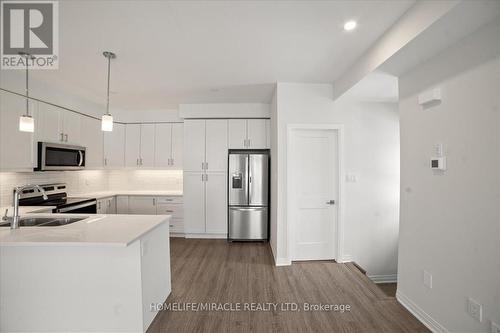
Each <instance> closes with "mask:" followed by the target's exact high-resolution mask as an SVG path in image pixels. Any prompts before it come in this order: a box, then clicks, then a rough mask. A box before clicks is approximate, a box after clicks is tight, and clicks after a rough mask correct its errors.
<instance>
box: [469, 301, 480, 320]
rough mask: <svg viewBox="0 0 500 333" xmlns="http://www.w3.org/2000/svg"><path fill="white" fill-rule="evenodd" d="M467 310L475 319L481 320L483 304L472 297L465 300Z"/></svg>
mask: <svg viewBox="0 0 500 333" xmlns="http://www.w3.org/2000/svg"><path fill="white" fill-rule="evenodd" d="M467 312H469V315H470V316H471V317H472V318H474V319H476V320H477V321H479V322H481V321H482V320H483V306H482V305H481V304H479V302H477V301H475V300H473V299H472V298H469V299H468V300H467Z"/></svg>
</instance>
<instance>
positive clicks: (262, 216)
mask: <svg viewBox="0 0 500 333" xmlns="http://www.w3.org/2000/svg"><path fill="white" fill-rule="evenodd" d="M228 163H229V168H228V187H229V189H228V215H229V216H228V224H229V226H228V240H229V241H251V240H267V239H268V234H269V231H268V228H269V222H268V221H269V205H268V202H269V150H254V151H245V150H230V151H229V159H228Z"/></svg>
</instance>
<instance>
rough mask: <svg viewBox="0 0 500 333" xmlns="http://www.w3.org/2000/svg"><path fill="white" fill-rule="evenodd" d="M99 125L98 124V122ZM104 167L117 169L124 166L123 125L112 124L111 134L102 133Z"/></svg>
mask: <svg viewBox="0 0 500 333" xmlns="http://www.w3.org/2000/svg"><path fill="white" fill-rule="evenodd" d="M99 124H100V122H99ZM103 136H104V160H103V163H104V167H105V168H108V169H118V168H123V167H124V166H125V125H122V124H117V123H114V124H113V131H112V132H103Z"/></svg>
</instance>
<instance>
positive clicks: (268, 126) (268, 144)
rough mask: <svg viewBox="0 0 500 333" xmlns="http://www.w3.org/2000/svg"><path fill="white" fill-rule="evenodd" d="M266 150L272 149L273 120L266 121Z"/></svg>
mask: <svg viewBox="0 0 500 333" xmlns="http://www.w3.org/2000/svg"><path fill="white" fill-rule="evenodd" d="M266 138H267V140H266V148H268V149H270V148H271V120H270V119H266Z"/></svg>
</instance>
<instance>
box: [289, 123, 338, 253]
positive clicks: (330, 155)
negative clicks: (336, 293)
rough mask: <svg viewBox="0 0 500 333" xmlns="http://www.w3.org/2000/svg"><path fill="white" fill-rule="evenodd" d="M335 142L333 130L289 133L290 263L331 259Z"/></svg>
mask: <svg viewBox="0 0 500 333" xmlns="http://www.w3.org/2000/svg"><path fill="white" fill-rule="evenodd" d="M337 140H338V136H337V131H336V130H327V129H317V130H316V129H297V130H293V131H292V135H291V138H290V142H289V144H291V146H290V149H289V151H290V154H291V156H290V160H289V163H288V168H289V171H290V175H289V176H290V177H289V185H290V187H289V190H288V198H289V202H288V204H289V205H290V206H289V207H290V210H289V212H290V213H291V216H289V219H290V221H292V239H293V246H292V260H328V259H335V255H336V239H337V237H336V235H335V232H336V225H337V205H336V204H335V203H337V202H338V174H339V172H338V151H337V147H338V143H337ZM333 201H334V202H335V203H334V202H333Z"/></svg>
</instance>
